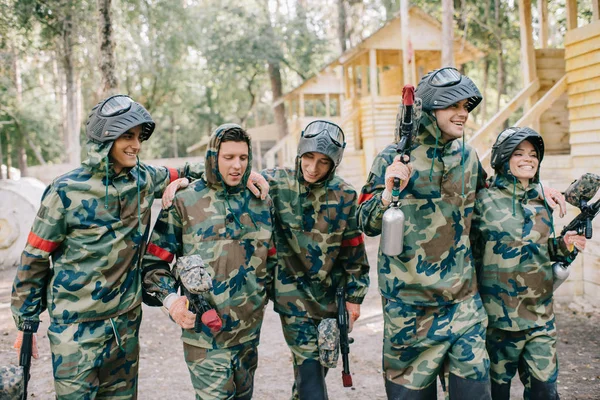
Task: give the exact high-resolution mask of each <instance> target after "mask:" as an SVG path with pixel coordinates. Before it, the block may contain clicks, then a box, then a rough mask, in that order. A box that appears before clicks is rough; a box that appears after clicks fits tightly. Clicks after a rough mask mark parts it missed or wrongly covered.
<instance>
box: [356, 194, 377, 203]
mask: <svg viewBox="0 0 600 400" xmlns="http://www.w3.org/2000/svg"><path fill="white" fill-rule="evenodd" d="M372 197H373V193H361V194H360V196H359V197H358V204H362V203H364V202H365V201H367V200H370V199H371V198H372Z"/></svg>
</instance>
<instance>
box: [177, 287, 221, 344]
mask: <svg viewBox="0 0 600 400" xmlns="http://www.w3.org/2000/svg"><path fill="white" fill-rule="evenodd" d="M183 293H184V294H185V297H187V299H188V301H189V308H188V309H189V310H190V311H191V312H193V313H194V314H196V321H195V323H194V332H196V333H200V332H201V331H202V325H206V326H207V327H208V329H210V331H211V332H212V333H213V334H215V333H217V332H219V331H220V330H221V329H222V328H223V322H222V321H221V318H220V317H219V314H217V310H215V309H214V308H213V307H212V306H211V305H210V304H208V302H207V301H206V300H205V299H204V297H202V296H201V295H199V294H194V293H191V292H190V291H188V290H187V289H185V287H184V289H183Z"/></svg>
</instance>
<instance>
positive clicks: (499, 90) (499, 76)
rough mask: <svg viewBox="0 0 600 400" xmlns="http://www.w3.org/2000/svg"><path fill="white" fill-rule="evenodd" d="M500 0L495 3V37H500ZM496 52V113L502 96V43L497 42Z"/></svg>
mask: <svg viewBox="0 0 600 400" xmlns="http://www.w3.org/2000/svg"><path fill="white" fill-rule="evenodd" d="M500 1H501V0H496V2H495V20H496V29H497V31H496V32H497V37H499V38H500V37H502V16H501V11H502V10H501V4H500ZM497 50H498V52H497V54H496V58H497V68H498V71H497V82H496V90H497V98H496V112H498V111H500V100H501V97H502V94H503V93H504V56H503V54H502V41H501V40H498V49H497Z"/></svg>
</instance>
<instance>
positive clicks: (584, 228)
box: [552, 173, 600, 290]
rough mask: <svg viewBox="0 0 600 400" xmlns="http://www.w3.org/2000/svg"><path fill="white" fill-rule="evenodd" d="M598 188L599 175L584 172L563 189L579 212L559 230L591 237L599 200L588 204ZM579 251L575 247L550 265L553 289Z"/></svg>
mask: <svg viewBox="0 0 600 400" xmlns="http://www.w3.org/2000/svg"><path fill="white" fill-rule="evenodd" d="M598 189H600V175H596V174H591V173H586V174H583V175H582V176H581V178H579V179H577V180H576V181H574V182H573V183H571V185H570V186H569V187H568V188H567V190H566V191H565V198H566V200H567V202H568V203H569V204H571V205H573V206H575V207H578V208H579V210H581V212H580V213H579V215H578V216H577V217H575V218H574V219H573V220H572V221H571V222H569V223H568V224H567V225H566V226H565V227H564V228H563V230H562V231H561V233H560V236H561V237H562V236H564V235H565V233H567V232H569V231H576V232H577V234H578V235H585V237H586V239H591V238H592V220H593V219H594V217H596V216H597V215H598V213H600V200H596V202H594V203H592V204H590V203H589V201H590V200H591V199H592V198H593V197H594V196H595V195H596V193H597V192H598ZM578 253H579V251H578V250H577V248H576V247H575V248H574V249H573V251H572V252H571V254H570V255H569V256H567V257H557V258H559V260H558V261H557V262H555V263H554V264H553V265H552V271H553V273H554V290H556V289H557V288H558V287H559V286H560V285H561V284H562V283H563V282H564V281H565V280H567V278H568V277H569V274H570V273H571V268H570V267H571V263H573V261H575V257H577V254H578Z"/></svg>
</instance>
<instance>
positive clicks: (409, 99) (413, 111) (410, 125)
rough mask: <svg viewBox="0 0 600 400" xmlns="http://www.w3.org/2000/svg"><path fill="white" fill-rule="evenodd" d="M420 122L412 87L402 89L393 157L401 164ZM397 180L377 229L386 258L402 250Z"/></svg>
mask: <svg viewBox="0 0 600 400" xmlns="http://www.w3.org/2000/svg"><path fill="white" fill-rule="evenodd" d="M420 119H421V99H419V98H415V87H414V86H413V85H406V86H404V88H403V89H402V103H401V104H400V106H399V107H398V114H397V115H396V129H395V131H394V138H395V140H396V141H397V145H396V153H397V154H398V155H400V160H401V161H402V162H403V163H405V164H406V163H408V161H406V160H404V156H409V157H410V150H411V147H412V142H413V137H414V136H415V135H416V134H417V133H418V129H419V121H420ZM400 184H401V182H400V179H399V178H394V188H393V189H392V205H391V207H390V208H388V209H387V210H386V211H385V213H383V220H382V226H381V242H380V246H381V251H382V253H383V254H385V255H387V256H391V257H393V256H397V255H399V254H400V253H402V250H403V248H404V221H405V216H404V212H402V210H400V206H399V201H400Z"/></svg>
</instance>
